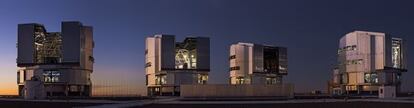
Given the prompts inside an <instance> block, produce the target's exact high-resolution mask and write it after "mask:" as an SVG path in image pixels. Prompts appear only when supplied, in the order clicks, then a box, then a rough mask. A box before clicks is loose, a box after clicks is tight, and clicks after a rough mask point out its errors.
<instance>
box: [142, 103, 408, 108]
mask: <svg viewBox="0 0 414 108" xmlns="http://www.w3.org/2000/svg"><path fill="white" fill-rule="evenodd" d="M136 108H414V104H411V103H385V102H328V103H274V104H243V103H240V104H152V105H147V106H144V107H136Z"/></svg>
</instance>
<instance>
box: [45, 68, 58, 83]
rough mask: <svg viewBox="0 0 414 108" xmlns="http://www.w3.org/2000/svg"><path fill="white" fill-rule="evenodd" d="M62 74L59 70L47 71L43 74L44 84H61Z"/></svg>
mask: <svg viewBox="0 0 414 108" xmlns="http://www.w3.org/2000/svg"><path fill="white" fill-rule="evenodd" d="M60 75H61V74H60V72H59V71H57V70H46V71H44V73H43V81H44V82H59V78H60Z"/></svg>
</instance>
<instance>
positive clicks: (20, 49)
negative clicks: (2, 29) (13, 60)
mask: <svg viewBox="0 0 414 108" xmlns="http://www.w3.org/2000/svg"><path fill="white" fill-rule="evenodd" d="M34 27H35V26H34V24H19V25H18V32H17V64H26V63H27V64H31V63H34V61H33V60H34V50H35V49H34V29H35V28H34Z"/></svg>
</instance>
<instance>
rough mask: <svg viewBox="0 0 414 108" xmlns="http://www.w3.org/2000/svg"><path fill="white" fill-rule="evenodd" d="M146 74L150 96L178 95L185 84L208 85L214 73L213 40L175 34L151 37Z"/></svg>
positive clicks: (146, 58) (148, 40)
mask: <svg viewBox="0 0 414 108" xmlns="http://www.w3.org/2000/svg"><path fill="white" fill-rule="evenodd" d="M145 62H146V65H145V72H146V85H147V93H148V95H149V96H158V95H163V96H168V95H170V96H178V95H180V85H182V84H207V80H208V73H209V71H210V39H209V38H206V37H187V38H185V39H184V41H183V42H176V40H175V36H173V35H155V36H151V37H147V39H146V49H145Z"/></svg>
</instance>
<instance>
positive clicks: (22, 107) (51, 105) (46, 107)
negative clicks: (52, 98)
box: [0, 100, 102, 108]
mask: <svg viewBox="0 0 414 108" xmlns="http://www.w3.org/2000/svg"><path fill="white" fill-rule="evenodd" d="M96 105H102V104H100V103H79V102H35V101H3V100H0V108H72V107H86V106H96Z"/></svg>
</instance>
